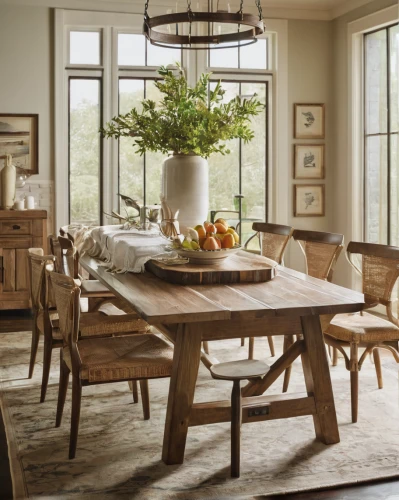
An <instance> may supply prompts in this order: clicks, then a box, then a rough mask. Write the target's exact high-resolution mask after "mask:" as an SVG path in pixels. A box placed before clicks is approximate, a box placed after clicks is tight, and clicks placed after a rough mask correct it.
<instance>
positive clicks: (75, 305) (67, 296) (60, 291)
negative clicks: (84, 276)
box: [47, 272, 80, 345]
mask: <svg viewBox="0 0 399 500" xmlns="http://www.w3.org/2000/svg"><path fill="white" fill-rule="evenodd" d="M47 275H48V277H49V281H50V283H51V288H52V292H53V294H54V299H55V305H56V308H57V313H58V317H59V328H60V331H61V333H62V336H63V338H64V342H65V343H66V344H67V345H71V344H72V343H76V342H77V340H78V333H79V319H80V307H79V298H80V288H79V287H78V286H77V285H76V284H75V282H74V281H73V278H70V277H69V276H65V275H64V274H59V273H56V272H47Z"/></svg>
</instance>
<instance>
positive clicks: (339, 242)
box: [292, 229, 344, 281]
mask: <svg viewBox="0 0 399 500" xmlns="http://www.w3.org/2000/svg"><path fill="white" fill-rule="evenodd" d="M292 237H293V238H294V240H296V241H297V242H298V244H299V246H300V248H301V250H302V252H303V254H304V256H305V262H306V274H308V275H309V276H312V277H313V278H318V279H321V280H326V281H331V280H332V275H333V272H334V267H335V264H336V262H337V260H338V257H339V255H340V253H341V251H342V249H343V244H344V236H343V235H342V234H335V233H323V232H319V231H304V230H301V229H296V230H295V231H294V232H293V235H292Z"/></svg>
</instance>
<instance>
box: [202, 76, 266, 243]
mask: <svg viewBox="0 0 399 500" xmlns="http://www.w3.org/2000/svg"><path fill="white" fill-rule="evenodd" d="M215 85H216V82H213V83H212V84H211V88H214V86H215ZM223 88H224V89H225V90H226V94H225V96H224V100H225V101H229V100H231V99H233V98H234V97H236V96H237V95H239V96H241V97H242V98H250V97H252V96H253V95H254V94H256V95H257V98H258V99H259V100H260V101H261V102H262V103H263V104H264V105H265V109H264V111H263V112H262V113H261V114H260V115H258V116H256V117H254V119H253V130H254V134H255V137H254V139H253V140H252V141H251V142H249V143H248V144H244V142H243V141H242V140H240V139H235V140H232V141H230V142H229V144H228V148H229V149H230V151H231V154H230V155H226V156H222V155H219V154H214V155H211V156H210V158H209V185H210V192H209V198H210V199H209V207H210V210H211V211H218V210H228V211H237V210H238V209H239V200H238V198H237V197H236V195H239V194H240V195H243V198H242V200H241V216H242V228H241V231H242V241H246V240H247V239H248V237H249V236H250V235H251V234H252V223H253V221H255V220H261V221H264V220H267V116H268V113H267V111H268V110H267V93H268V83H267V82H256V81H255V82H251V81H246V80H241V81H240V80H239V79H238V75H237V80H236V81H234V82H230V81H229V82H228V81H224V82H223ZM221 215H222V214H221Z"/></svg>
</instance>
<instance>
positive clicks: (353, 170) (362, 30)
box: [347, 6, 398, 290]
mask: <svg viewBox="0 0 399 500" xmlns="http://www.w3.org/2000/svg"><path fill="white" fill-rule="evenodd" d="M397 21H398V8H397V6H392V7H389V8H387V9H383V10H380V11H378V12H375V13H374V14H370V15H369V16H366V17H362V18H361V19H357V20H356V21H353V22H352V23H349V24H348V91H349V95H348V103H349V105H348V132H349V133H348V163H347V164H348V166H349V168H348V172H347V175H348V177H347V181H348V193H351V202H352V203H351V206H350V208H351V216H350V217H349V228H348V237H349V240H348V241H350V240H354V241H363V239H364V189H363V186H364V123H365V119H364V96H365V89H364V69H365V68H364V35H365V34H366V33H368V32H370V31H374V30H376V29H379V28H384V27H386V26H389V25H390V24H392V23H395V22H397ZM351 288H355V289H358V290H359V289H360V288H361V280H360V278H359V276H358V275H357V273H355V272H354V271H352V274H351Z"/></svg>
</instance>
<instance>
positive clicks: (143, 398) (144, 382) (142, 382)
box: [140, 380, 150, 420]
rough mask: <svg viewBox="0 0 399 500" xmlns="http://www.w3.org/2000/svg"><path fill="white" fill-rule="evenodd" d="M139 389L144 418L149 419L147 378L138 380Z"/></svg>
mask: <svg viewBox="0 0 399 500" xmlns="http://www.w3.org/2000/svg"><path fill="white" fill-rule="evenodd" d="M140 391H141V401H142V404H143V415H144V420H150V393H149V390H148V380H140Z"/></svg>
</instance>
